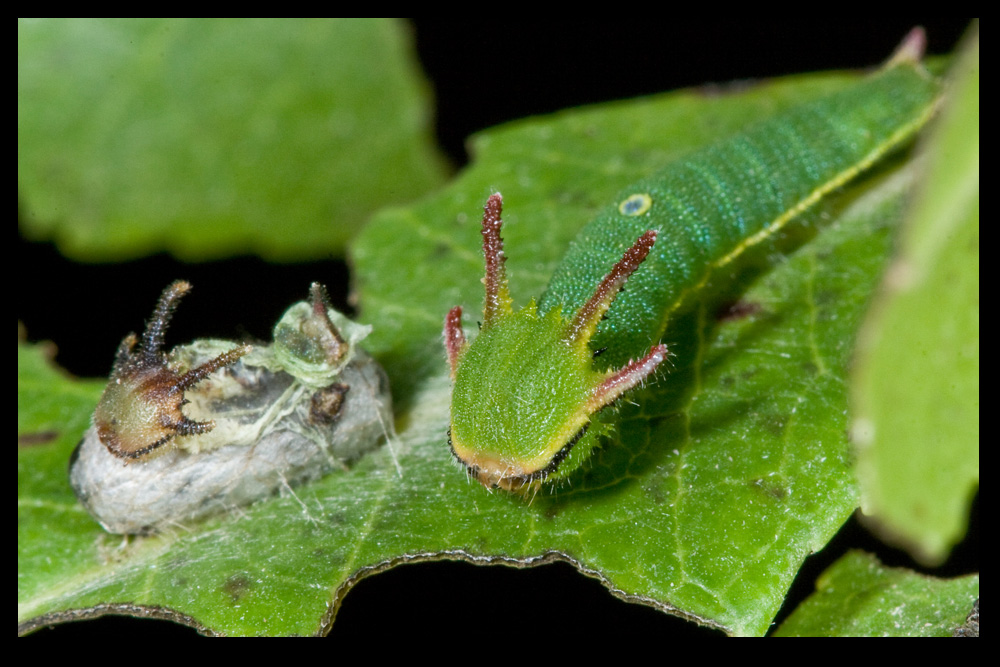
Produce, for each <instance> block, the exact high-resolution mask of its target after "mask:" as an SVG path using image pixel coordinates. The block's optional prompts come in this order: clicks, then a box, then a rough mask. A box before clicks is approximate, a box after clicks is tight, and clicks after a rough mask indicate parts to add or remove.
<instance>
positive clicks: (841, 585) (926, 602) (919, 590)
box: [775, 551, 979, 637]
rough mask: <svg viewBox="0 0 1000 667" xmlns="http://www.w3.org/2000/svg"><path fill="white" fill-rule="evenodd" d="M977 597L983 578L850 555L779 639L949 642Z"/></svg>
mask: <svg viewBox="0 0 1000 667" xmlns="http://www.w3.org/2000/svg"><path fill="white" fill-rule="evenodd" d="M978 598H979V575H973V576H967V577H959V578H957V579H935V578H934V577H926V576H924V575H922V574H918V573H917V572H913V571H911V570H906V569H903V568H891V567H885V566H884V565H882V564H881V563H879V562H878V560H877V559H876V558H875V557H874V556H870V555H868V554H865V553H862V552H860V551H852V552H849V553H848V554H846V555H844V557H842V558H841V559H840V560H838V561H837V562H836V563H834V564H833V566H831V567H830V569H828V570H827V571H826V572H824V573H823V574H822V575H821V576H820V578H819V581H817V583H816V592H815V593H813V594H812V596H810V597H809V599H808V600H806V601H805V602H803V603H802V604H801V605H799V607H798V609H796V610H795V611H794V612H793V613H792V615H791V616H789V617H788V619H787V620H786V621H785V622H784V623H783V624H782V625H781V627H780V628H779V629H778V631H777V632H776V633H775V635H776V636H778V637H950V636H952V634H953V633H954V632H955V630H956V629H957V628H959V626H961V625H962V624H963V623H964V622H965V617H966V616H967V615H968V613H969V612H970V611H971V610H972V605H973V603H974V602H975V601H976V600H977V599H978Z"/></svg>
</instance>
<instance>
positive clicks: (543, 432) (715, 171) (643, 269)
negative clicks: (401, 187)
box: [444, 32, 939, 493]
mask: <svg viewBox="0 0 1000 667" xmlns="http://www.w3.org/2000/svg"><path fill="white" fill-rule="evenodd" d="M921 52H922V34H919V33H916V32H915V33H913V34H912V35H911V37H910V38H908V39H907V41H905V42H904V43H903V45H902V47H901V48H900V50H899V51H898V52H897V54H896V56H894V57H893V59H892V60H891V61H890V63H889V64H888V65H886V66H885V67H883V68H882V69H881V70H879V71H878V72H876V73H875V74H873V75H871V76H869V77H867V78H865V79H863V80H861V81H859V82H857V83H856V84H853V85H850V86H848V87H846V88H844V89H843V90H841V91H840V92H838V93H835V94H833V95H830V96H828V97H825V98H822V99H819V100H816V101H814V102H811V103H806V104H802V105H799V106H796V107H794V108H791V109H789V110H787V111H785V112H783V113H779V114H777V115H775V116H773V117H771V118H770V119H767V120H764V121H762V122H760V123H758V124H756V125H754V126H752V127H748V128H747V129H745V130H744V131H742V132H740V133H739V134H737V135H735V136H733V137H731V138H728V139H726V140H723V141H721V142H719V143H716V144H714V145H711V146H708V147H706V148H705V149H702V150H700V151H697V152H695V153H692V154H691V155H688V156H686V157H684V158H683V159H681V160H679V161H677V162H675V163H674V164H672V165H670V166H668V167H667V168H666V169H664V170H663V171H661V172H659V173H657V174H655V175H653V176H651V177H649V178H647V179H644V180H642V181H640V182H638V183H636V184H634V185H632V186H630V187H629V188H627V189H625V190H623V191H622V192H621V194H620V195H619V196H618V197H617V198H616V200H615V201H614V202H613V203H612V204H610V205H609V206H608V208H607V209H605V210H604V211H603V212H602V213H601V214H599V215H598V216H597V217H596V218H595V219H593V220H592V221H591V222H589V223H588V224H587V225H586V226H584V228H583V229H582V230H581V232H580V234H579V235H578V236H577V238H576V239H575V240H574V242H573V243H572V244H571V246H570V248H569V250H568V252H567V253H566V256H565V257H564V259H563V260H562V262H561V263H560V265H559V267H558V268H557V269H556V271H555V273H554V275H553V278H552V280H551V282H550V283H549V286H548V288H547V290H546V291H545V293H544V294H543V296H542V297H541V299H540V300H539V301H538V302H537V304H536V303H535V302H534V301H532V302H530V303H529V304H528V305H527V306H526V307H524V308H522V309H521V310H519V311H514V310H513V309H512V306H511V304H512V299H511V297H510V294H509V293H508V289H507V278H506V274H505V272H504V268H503V263H504V252H505V250H504V248H503V241H502V239H501V237H500V226H501V223H500V211H501V198H500V196H499V194H497V195H494V196H493V197H490V200H489V201H488V202H487V204H486V207H485V211H484V216H483V232H482V233H483V238H484V242H483V249H484V254H485V257H486V278H485V279H484V284H485V285H486V300H485V306H484V310H483V322H482V328H481V330H480V332H479V333H478V335H477V337H476V338H475V339H473V340H472V341H471V342H470V341H467V340H466V338H465V335H464V332H463V331H462V327H461V316H462V310H461V308H460V307H455V308H453V309H452V311H451V312H450V313H449V314H448V316H447V318H446V320H445V334H444V335H445V348H446V351H447V354H448V360H449V364H450V366H451V375H452V379H453V381H454V386H453V391H452V404H451V425H450V429H449V446H450V447H451V450H452V453H453V454H454V456H455V458H456V459H458V460H459V462H460V463H462V465H463V466H465V468H466V469H467V471H468V474H469V475H470V476H471V477H473V478H475V479H477V480H478V481H480V482H481V483H482V484H483V485H484V486H486V487H487V488H491V489H494V488H495V489H503V490H507V491H512V492H521V493H523V492H525V491H537V489H538V488H539V486H540V485H541V484H542V483H544V482H546V481H550V480H556V479H563V478H565V477H566V476H567V475H569V474H570V473H572V472H573V471H574V470H575V469H576V468H578V467H580V466H581V465H582V464H583V462H584V461H585V460H586V459H587V458H588V457H589V456H590V454H591V453H592V451H593V449H594V448H595V447H596V446H597V444H598V440H599V438H600V436H601V435H604V434H607V433H609V432H610V429H611V428H612V426H613V424H614V417H613V416H611V415H608V414H607V413H604V414H603V415H602V416H601V417H600V418H597V414H598V413H599V412H601V411H603V410H604V409H605V408H607V407H608V406H610V405H612V404H613V403H614V402H615V401H617V400H618V399H619V398H620V397H621V396H622V395H623V394H624V393H625V392H627V391H630V390H631V389H632V388H634V387H636V386H638V385H640V384H641V383H642V382H644V381H646V380H647V379H650V378H651V377H652V376H653V373H654V372H655V370H656V369H657V367H658V366H659V365H660V364H661V363H662V362H663V360H664V359H665V358H666V356H667V350H666V347H665V346H664V344H663V342H662V338H663V335H664V332H665V330H666V327H667V324H668V322H669V319H670V316H671V314H672V313H673V312H674V311H675V310H676V309H677V308H678V306H679V305H681V304H682V303H683V301H684V299H685V296H686V295H687V294H689V293H691V292H696V291H698V290H699V289H700V288H702V287H703V286H704V285H705V284H706V282H707V280H708V279H709V277H710V276H711V274H712V273H713V271H715V270H717V269H719V268H720V267H723V266H725V265H726V264H728V263H729V262H731V261H733V260H734V259H735V258H736V257H738V256H740V255H741V254H742V253H743V252H744V251H745V250H746V249H748V248H750V247H752V246H754V245H756V244H758V243H760V242H761V241H763V240H765V239H767V238H769V237H771V236H773V235H774V234H775V233H777V232H778V231H780V230H781V229H782V228H783V227H785V225H787V224H788V223H789V222H790V221H792V220H795V219H796V218H798V217H799V216H800V215H801V214H802V213H803V212H805V211H806V210H808V209H809V208H810V207H811V206H813V205H815V204H816V203H817V202H819V201H821V200H822V199H823V197H824V196H826V195H828V194H829V193H831V192H832V191H834V190H836V189H837V188H839V187H841V186H843V185H844V184H845V183H847V182H848V181H850V180H851V179H852V178H854V177H855V176H857V175H858V174H860V173H861V172H863V171H865V170H866V169H868V168H869V167H871V166H872V165H873V164H875V163H876V162H877V161H878V160H879V159H880V158H881V157H883V156H884V155H886V154H887V153H889V152H890V151H892V150H893V149H895V148H897V147H899V146H901V145H903V144H905V143H906V142H908V141H909V140H910V139H912V138H913V136H914V135H915V134H916V132H917V131H918V130H919V129H920V128H921V127H922V126H923V125H924V124H925V123H926V122H927V120H928V119H929V118H930V116H931V115H932V113H933V111H934V108H935V106H936V104H935V102H936V100H937V98H938V95H939V87H938V85H937V83H936V82H935V81H934V80H933V79H932V78H931V77H930V76H929V75H928V74H927V72H926V71H924V69H923V68H922V67H921V65H920V64H919V57H920V53H921ZM626 281H627V284H626ZM623 288H624V289H623ZM619 292H620V293H619Z"/></svg>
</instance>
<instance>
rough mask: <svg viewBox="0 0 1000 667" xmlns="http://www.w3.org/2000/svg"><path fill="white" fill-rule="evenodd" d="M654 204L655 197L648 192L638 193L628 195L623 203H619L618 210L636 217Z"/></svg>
mask: <svg viewBox="0 0 1000 667" xmlns="http://www.w3.org/2000/svg"><path fill="white" fill-rule="evenodd" d="M652 205H653V198H652V197H650V196H649V195H647V194H643V193H636V194H634V195H629V196H628V197H626V198H625V199H624V200H623V201H622V203H621V204H618V212H619V213H621V214H622V215H628V216H632V217H635V216H637V215H642V214H643V213H645V212H646V211H648V210H649V208H650V207H651V206H652Z"/></svg>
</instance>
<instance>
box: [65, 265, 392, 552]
mask: <svg viewBox="0 0 1000 667" xmlns="http://www.w3.org/2000/svg"><path fill="white" fill-rule="evenodd" d="M189 289H190V285H188V284H187V283H186V282H183V281H177V282H175V283H174V284H172V285H171V286H170V287H168V288H167V289H166V290H165V291H164V293H163V296H162V297H161V298H160V302H159V305H158V306H157V308H156V311H155V312H154V316H153V318H152V319H151V320H150V322H149V324H148V326H147V328H146V332H145V333H144V335H143V336H142V340H141V342H138V339H137V337H136V336H135V335H132V334H130V335H129V336H127V337H126V338H125V340H124V341H122V345H121V346H120V347H119V350H118V354H117V356H116V359H115V365H114V370H113V372H112V375H111V379H110V380H109V382H108V386H107V387H106V389H105V391H104V395H103V396H102V397H101V400H100V402H99V403H98V406H97V409H96V410H95V412H94V426H93V427H92V428H91V429H90V430H88V431H87V433H86V434H85V435H84V438H83V440H82V441H81V443H80V445H79V446H78V447H77V449H76V450H75V451H74V453H73V457H72V459H71V462H70V483H71V485H72V487H73V490H74V491H75V492H76V495H77V497H78V498H79V499H80V501H81V502H82V503H83V505H84V507H86V508H87V510H88V511H89V512H90V513H91V515H93V516H94V518H95V519H97V520H98V522H100V523H101V525H102V526H104V528H105V529H106V530H108V531H109V532H113V533H150V532H155V531H157V530H160V529H162V528H163V527H165V526H170V525H177V524H181V525H183V524H185V523H187V522H190V521H191V520H194V519H198V518H200V517H202V516H205V515H207V514H211V513H215V512H219V511H224V510H230V509H232V508H234V507H237V506H239V505H245V504H248V503H251V502H253V501H255V500H258V499H260V498H263V497H266V496H269V495H272V494H273V493H274V492H276V491H278V490H279V489H281V488H286V487H290V486H293V485H295V484H299V483H302V482H305V481H308V480H311V479H315V478H317V477H320V476H322V475H324V474H326V473H327V472H329V471H330V470H332V469H333V468H335V467H338V466H343V465H344V462H347V461H351V460H354V459H357V458H358V457H360V456H361V455H362V454H364V453H366V452H368V451H370V450H371V449H373V448H375V447H376V446H377V445H378V444H379V443H380V442H381V441H382V440H383V439H384V437H385V435H386V431H387V428H388V425H389V424H391V420H392V413H391V399H390V395H389V390H388V380H387V378H386V376H385V372H384V371H383V370H382V368H381V367H380V366H379V365H378V364H377V363H375V361H374V360H372V359H371V357H369V356H368V355H367V354H366V353H365V352H364V350H362V349H361V348H360V347H359V346H358V343H359V342H360V341H361V340H362V339H363V338H364V337H365V336H367V334H368V332H369V331H370V327H367V326H363V325H359V324H356V323H354V322H351V321H350V320H348V319H347V318H346V317H344V316H343V315H341V314H340V313H338V312H336V311H335V310H333V309H332V308H330V307H329V304H328V301H327V299H326V295H325V291H324V290H323V288H322V286H321V285H319V284H318V283H314V284H313V286H312V290H311V299H310V301H309V302H300V303H297V304H295V305H293V306H292V307H291V308H289V309H288V310H287V311H286V312H285V314H284V315H283V316H282V318H281V320H280V321H279V322H278V324H277V325H276V326H275V328H274V342H273V343H272V344H265V345H255V346H253V347H252V348H251V346H249V345H236V346H235V347H234V345H233V343H231V342H229V341H222V340H212V339H203V340H197V341H195V342H193V343H190V344H188V345H182V346H179V347H176V348H174V349H173V350H171V352H170V353H169V354H165V353H163V352H161V351H160V346H161V345H162V343H163V334H164V331H165V330H166V327H167V324H168V322H169V318H170V316H171V314H172V313H173V310H174V308H175V307H176V304H177V302H178V300H179V299H180V297H181V296H182V295H184V294H185V293H186V292H187V291H188V290H189ZM137 343H138V345H137Z"/></svg>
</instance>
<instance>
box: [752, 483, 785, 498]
mask: <svg viewBox="0 0 1000 667" xmlns="http://www.w3.org/2000/svg"><path fill="white" fill-rule="evenodd" d="M750 485H751V486H752V487H753V488H755V489H757V490H758V491H760V492H762V493H763V494H764V495H766V496H768V497H770V498H773V499H774V500H784V499H785V498H787V497H788V489H786V488H785V487H784V486H781V485H780V484H777V483H775V482H774V481H772V480H768V479H761V478H757V479H755V480H753V481H752V482H750Z"/></svg>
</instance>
